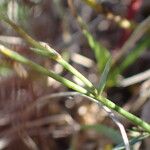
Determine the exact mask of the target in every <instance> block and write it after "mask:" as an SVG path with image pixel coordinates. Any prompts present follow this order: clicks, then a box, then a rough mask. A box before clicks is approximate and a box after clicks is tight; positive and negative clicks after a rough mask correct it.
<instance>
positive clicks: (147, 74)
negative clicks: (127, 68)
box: [119, 69, 150, 87]
mask: <svg viewBox="0 0 150 150" xmlns="http://www.w3.org/2000/svg"><path fill="white" fill-rule="evenodd" d="M147 79H150V69H148V70H146V71H144V72H142V73H139V74H136V75H134V76H132V77H129V78H126V79H123V80H122V81H121V82H120V84H119V85H120V86H122V87H127V86H130V85H133V84H136V83H139V82H142V81H144V80H147Z"/></svg>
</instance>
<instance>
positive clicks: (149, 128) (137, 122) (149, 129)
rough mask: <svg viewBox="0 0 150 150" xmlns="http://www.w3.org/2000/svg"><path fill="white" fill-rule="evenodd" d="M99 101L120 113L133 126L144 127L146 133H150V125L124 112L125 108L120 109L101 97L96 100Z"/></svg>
mask: <svg viewBox="0 0 150 150" xmlns="http://www.w3.org/2000/svg"><path fill="white" fill-rule="evenodd" d="M96 99H97V100H98V101H100V102H101V103H102V104H103V105H105V106H107V107H108V108H110V109H112V110H114V111H116V112H118V113H119V114H120V115H122V116H124V117H125V118H127V119H128V120H130V121H131V122H132V123H133V124H135V125H137V126H139V127H142V128H143V129H145V131H147V132H149V133H150V124H148V123H147V122H145V121H143V120H142V119H140V118H138V117H137V116H135V115H133V114H131V113H130V112H128V111H126V110H124V109H123V108H121V107H119V106H118V105H116V104H115V103H113V102H112V101H110V100H109V99H107V98H105V97H102V96H99V97H97V98H96Z"/></svg>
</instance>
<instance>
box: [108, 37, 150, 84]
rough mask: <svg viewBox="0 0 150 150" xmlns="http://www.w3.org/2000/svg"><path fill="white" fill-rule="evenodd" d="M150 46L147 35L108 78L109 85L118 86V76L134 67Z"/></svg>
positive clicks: (149, 38) (149, 39)
mask: <svg viewBox="0 0 150 150" xmlns="http://www.w3.org/2000/svg"><path fill="white" fill-rule="evenodd" d="M149 46H150V36H148V35H147V36H145V37H144V38H143V39H142V40H140V41H139V42H138V43H137V45H136V46H135V47H134V48H133V49H132V50H131V51H130V52H129V53H128V55H127V56H126V57H125V58H124V59H123V61H122V62H121V63H120V64H119V65H118V66H116V67H115V68H114V69H113V70H112V71H111V74H110V75H109V78H108V85H109V86H114V85H115V84H117V77H118V75H119V74H122V73H123V71H125V69H127V68H128V67H129V66H130V65H132V64H133V63H134V62H135V61H136V60H137V59H138V58H139V57H140V56H141V54H142V53H143V52H144V51H145V50H146V48H147V47H149Z"/></svg>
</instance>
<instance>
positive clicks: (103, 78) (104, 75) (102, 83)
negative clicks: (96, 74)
mask: <svg viewBox="0 0 150 150" xmlns="http://www.w3.org/2000/svg"><path fill="white" fill-rule="evenodd" d="M110 63H111V58H109V59H108V61H107V63H106V66H105V68H104V71H103V73H102V75H101V79H100V82H99V86H98V94H99V95H101V94H102V92H103V90H104V87H105V85H106V80H107V77H108V72H109V70H110Z"/></svg>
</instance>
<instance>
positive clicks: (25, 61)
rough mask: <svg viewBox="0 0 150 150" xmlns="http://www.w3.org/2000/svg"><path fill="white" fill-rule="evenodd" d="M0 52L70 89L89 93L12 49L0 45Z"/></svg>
mask: <svg viewBox="0 0 150 150" xmlns="http://www.w3.org/2000/svg"><path fill="white" fill-rule="evenodd" d="M0 52H1V53H2V54H4V55H5V56H7V57H9V58H11V59H14V60H16V61H18V62H20V63H22V64H26V65H28V66H29V67H31V68H32V69H33V70H36V71H38V72H39V73H41V74H43V75H47V76H49V77H52V78H53V79H55V80H56V81H58V82H60V83H62V84H63V85H65V86H66V87H68V88H71V89H73V90H75V91H78V92H80V93H83V94H88V93H89V92H88V91H87V90H86V89H84V88H82V87H80V86H79V85H77V84H75V83H74V82H72V81H70V80H68V79H66V78H64V77H61V76H60V75H58V74H56V73H54V72H52V71H50V70H47V69H46V68H44V67H42V66H41V65H38V64H36V63H34V62H33V61H30V60H29V59H27V58H25V57H23V56H21V55H20V54H18V53H17V52H14V51H12V50H10V49H8V48H6V47H4V46H3V45H0Z"/></svg>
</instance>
